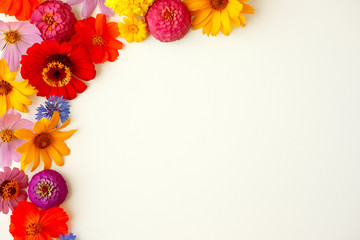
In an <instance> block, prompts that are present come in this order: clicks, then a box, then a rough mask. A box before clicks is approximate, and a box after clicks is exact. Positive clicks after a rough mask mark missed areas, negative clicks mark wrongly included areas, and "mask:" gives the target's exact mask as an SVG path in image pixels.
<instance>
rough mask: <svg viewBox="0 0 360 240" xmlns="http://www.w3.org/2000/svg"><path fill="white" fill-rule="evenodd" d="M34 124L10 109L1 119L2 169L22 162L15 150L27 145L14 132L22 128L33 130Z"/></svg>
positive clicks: (0, 156)
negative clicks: (13, 162) (13, 163)
mask: <svg viewBox="0 0 360 240" xmlns="http://www.w3.org/2000/svg"><path fill="white" fill-rule="evenodd" d="M33 125H34V124H33V123H32V122H31V121H29V120H27V119H22V118H21V114H20V113H18V112H17V111H16V110H14V109H9V110H7V112H6V113H5V114H4V116H2V117H0V168H4V167H9V166H11V162H12V161H15V162H20V157H21V155H20V154H19V153H18V152H15V149H16V148H18V147H19V146H21V145H22V144H24V143H25V140H22V139H18V138H17V137H15V135H14V131H15V130H17V129H20V128H26V129H31V128H32V127H33Z"/></svg>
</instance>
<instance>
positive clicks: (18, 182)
mask: <svg viewBox="0 0 360 240" xmlns="http://www.w3.org/2000/svg"><path fill="white" fill-rule="evenodd" d="M28 180H29V179H28V176H27V175H25V173H24V172H23V171H20V170H19V169H18V168H14V169H13V170H11V169H10V168H9V167H5V168H4V171H3V172H0V212H3V213H4V214H8V213H9V209H11V211H13V210H14V209H15V208H16V207H17V205H18V203H19V202H21V201H24V200H26V198H27V193H26V192H25V191H24V190H23V189H25V188H27V186H28Z"/></svg>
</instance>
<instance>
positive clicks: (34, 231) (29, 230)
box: [25, 223, 41, 236]
mask: <svg viewBox="0 0 360 240" xmlns="http://www.w3.org/2000/svg"><path fill="white" fill-rule="evenodd" d="M25 232H26V234H27V235H30V236H36V235H38V234H39V233H40V232H41V226H40V224H38V223H29V224H28V225H27V226H26V229H25Z"/></svg>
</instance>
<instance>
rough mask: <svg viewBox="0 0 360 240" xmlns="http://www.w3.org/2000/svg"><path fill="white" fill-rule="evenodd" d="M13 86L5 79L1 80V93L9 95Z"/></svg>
mask: <svg viewBox="0 0 360 240" xmlns="http://www.w3.org/2000/svg"><path fill="white" fill-rule="evenodd" d="M12 89H13V87H12V86H11V84H10V83H8V82H7V81H5V80H0V95H8V94H9V93H10V92H11V90H12Z"/></svg>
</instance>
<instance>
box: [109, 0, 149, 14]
mask: <svg viewBox="0 0 360 240" xmlns="http://www.w3.org/2000/svg"><path fill="white" fill-rule="evenodd" d="M154 1H155V0H106V2H105V5H106V6H107V7H109V8H112V9H113V10H114V11H115V12H116V13H117V14H119V15H120V16H123V15H125V16H132V15H139V16H144V15H145V14H146V13H147V11H148V9H149V7H150V6H151V5H152V4H153V3H154Z"/></svg>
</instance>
